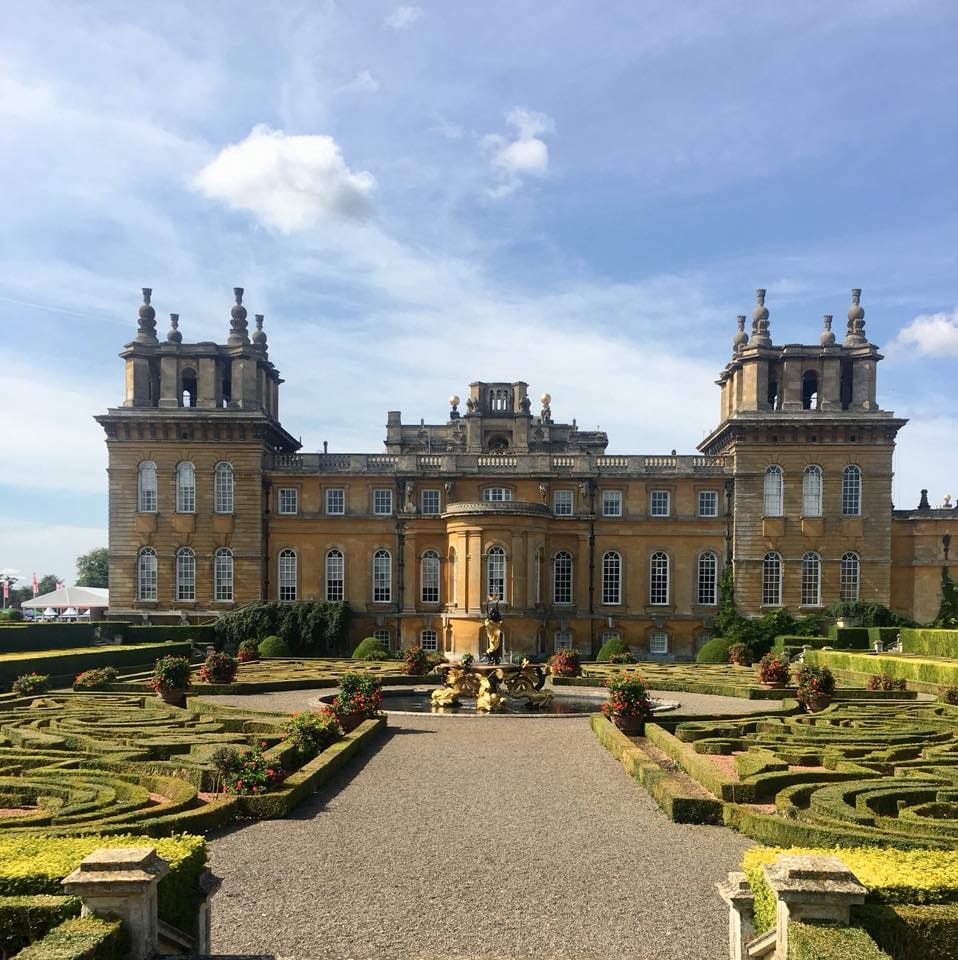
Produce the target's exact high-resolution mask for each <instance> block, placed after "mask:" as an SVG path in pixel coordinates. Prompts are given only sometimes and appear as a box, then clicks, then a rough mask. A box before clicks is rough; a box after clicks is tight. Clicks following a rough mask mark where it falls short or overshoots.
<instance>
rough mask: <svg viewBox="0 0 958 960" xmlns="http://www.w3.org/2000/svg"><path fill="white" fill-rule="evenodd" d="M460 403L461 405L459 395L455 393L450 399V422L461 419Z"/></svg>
mask: <svg viewBox="0 0 958 960" xmlns="http://www.w3.org/2000/svg"><path fill="white" fill-rule="evenodd" d="M459 403H460V400H459V394H458V393H454V394H453V395H452V396H451V397H450V398H449V407H450V409H449V419H450V420H458V419H459Z"/></svg>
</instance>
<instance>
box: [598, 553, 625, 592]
mask: <svg viewBox="0 0 958 960" xmlns="http://www.w3.org/2000/svg"><path fill="white" fill-rule="evenodd" d="M602 602H603V603H604V604H607V605H613V606H614V605H615V604H618V603H621V602H622V557H620V556H619V554H617V553H616V552H615V551H614V550H610V551H609V552H608V553H607V554H605V556H604V557H603V558H602Z"/></svg>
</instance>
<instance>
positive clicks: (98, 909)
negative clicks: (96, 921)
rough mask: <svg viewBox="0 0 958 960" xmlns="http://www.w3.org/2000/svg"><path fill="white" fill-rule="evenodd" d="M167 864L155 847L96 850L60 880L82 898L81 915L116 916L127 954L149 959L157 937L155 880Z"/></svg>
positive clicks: (136, 957) (166, 869) (162, 872)
mask: <svg viewBox="0 0 958 960" xmlns="http://www.w3.org/2000/svg"><path fill="white" fill-rule="evenodd" d="M169 869H170V868H169V864H168V863H167V862H166V861H165V860H163V859H161V858H160V857H158V856H157V854H156V847H115V848H112V849H100V850H95V851H94V852H93V853H91V854H90V855H89V856H88V857H86V858H85V859H84V860H83V861H82V862H81V863H80V866H79V867H77V869H76V870H74V871H73V873H71V874H70V875H69V876H68V877H65V878H64V880H63V881H62V883H63V888H64V889H65V891H66V892H67V894H68V895H70V896H74V897H79V898H80V900H81V901H82V903H83V908H82V913H81V915H82V916H90V915H91V914H92V915H94V916H102V917H105V916H115V917H119V918H120V920H122V921H123V926H124V929H125V930H126V933H127V936H128V937H129V941H130V949H129V953H128V956H129V957H130V958H131V960H149V958H150V957H152V956H154V955H155V953H156V952H157V948H158V938H159V919H158V917H157V904H156V885H157V883H158V882H159V881H160V880H161V879H162V878H163V877H165V876H166V874H167V873H168V872H169Z"/></svg>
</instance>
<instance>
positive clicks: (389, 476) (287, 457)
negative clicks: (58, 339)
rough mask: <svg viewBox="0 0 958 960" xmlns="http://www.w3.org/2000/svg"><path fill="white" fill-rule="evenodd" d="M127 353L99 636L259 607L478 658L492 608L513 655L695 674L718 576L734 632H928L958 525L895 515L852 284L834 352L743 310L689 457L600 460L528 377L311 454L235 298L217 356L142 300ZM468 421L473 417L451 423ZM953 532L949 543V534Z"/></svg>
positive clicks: (829, 345)
mask: <svg viewBox="0 0 958 960" xmlns="http://www.w3.org/2000/svg"><path fill="white" fill-rule="evenodd" d="M143 294H144V296H143V304H142V306H141V307H140V310H139V324H138V332H137V335H136V337H135V339H134V340H133V341H132V342H130V343H128V344H127V345H126V347H125V348H124V349H123V352H122V353H121V357H122V358H123V360H124V362H125V365H126V395H125V399H124V401H123V404H122V405H121V406H119V407H116V408H114V409H111V410H109V411H108V412H107V413H106V414H104V415H101V416H99V417H97V420H98V422H99V423H100V424H101V425H102V426H103V428H104V430H105V431H106V437H107V446H108V449H109V515H110V546H109V553H110V611H109V615H110V616H111V617H112V618H122V619H129V618H136V619H139V618H145V619H148V620H150V621H152V622H168V621H170V620H171V619H172V620H175V621H183V620H186V621H189V622H203V621H206V620H208V619H209V618H211V617H215V616H216V615H217V614H218V613H220V612H223V611H229V610H233V609H236V608H238V607H241V606H243V605H244V604H247V603H250V602H251V601H255V600H260V599H270V600H279V601H290V602H292V601H296V600H308V599H320V600H334V601H338V600H344V601H346V602H347V603H349V605H350V606H351V607H352V609H353V610H354V612H355V622H354V627H353V634H354V637H355V639H357V640H358V639H360V638H362V637H364V636H369V635H376V636H379V637H381V638H382V639H383V640H384V641H385V642H387V643H388V644H389V645H390V646H391V647H392V648H393V649H398V648H403V647H408V646H411V645H415V644H417V643H421V644H422V645H423V646H424V647H426V648H431V649H440V650H445V651H448V652H450V653H453V654H457V655H459V654H462V653H466V652H472V653H476V652H477V651H478V650H479V649H480V648H484V637H483V636H482V630H483V628H482V626H481V621H482V617H483V606H484V604H485V603H486V602H487V601H488V599H489V597H490V596H491V595H496V596H499V597H500V598H501V609H502V612H503V614H504V638H505V648H506V652H507V653H530V652H540V653H542V652H551V651H552V650H553V649H556V648H558V647H563V646H574V647H576V648H578V649H580V650H583V651H589V650H590V649H591V650H595V649H597V648H598V646H599V645H600V644H601V643H602V641H603V639H604V638H605V637H606V636H607V635H608V634H610V633H617V634H619V635H620V636H622V637H623V638H624V639H625V640H626V642H627V643H629V644H630V645H632V646H633V647H634V648H635V649H636V650H637V651H639V652H640V653H641V654H642V655H643V656H649V657H653V658H655V657H661V658H663V659H688V658H691V657H692V656H694V653H695V650H696V649H697V647H699V646H700V645H701V644H702V643H703V642H704V641H705V639H707V638H708V637H709V636H710V630H711V625H712V621H713V617H714V615H715V611H716V605H717V602H718V599H719V582H720V580H721V577H722V573H723V570H724V568H725V566H726V564H728V563H732V564H733V565H734V572H735V583H736V599H737V602H738V605H739V608H740V609H741V610H742V611H743V612H745V613H747V614H750V615H759V614H761V613H762V612H764V611H766V610H769V609H774V608H776V607H781V606H784V607H787V608H788V609H789V610H791V611H792V612H793V613H795V614H801V613H810V612H814V611H819V610H821V609H822V608H823V607H824V606H826V605H828V604H830V603H832V602H833V601H836V600H839V599H845V600H855V599H862V600H871V601H877V602H881V603H883V604H886V605H889V606H891V607H893V608H894V609H897V610H900V611H902V612H905V613H908V614H910V615H912V616H914V617H915V618H916V619H918V620H926V619H929V618H930V617H932V616H934V614H935V612H936V610H937V604H938V586H939V581H940V575H941V567H942V565H943V564H944V563H947V560H948V557H947V552H948V537H947V530H948V526H949V523H950V522H952V521H953V520H954V519H955V518H956V517H958V513H956V511H955V510H954V509H951V508H946V509H941V508H939V509H932V508H931V507H930V506H929V505H928V504H927V500H926V498H925V496H924V494H923V496H922V502H921V504H920V506H919V507H918V508H916V509H915V510H911V511H897V510H893V507H892V502H891V481H892V452H893V449H894V445H895V437H896V435H897V433H898V431H899V430H900V429H901V428H902V427H903V426H904V424H905V422H906V421H904V420H902V419H900V418H896V417H895V416H894V414H893V413H891V412H889V411H886V410H882V409H881V408H880V406H879V403H878V396H877V380H876V369H877V364H878V361H880V360H881V355H880V354H879V353H878V350H877V348H876V347H875V346H874V345H873V344H871V343H869V342H868V340H867V338H866V336H865V331H864V327H865V323H864V310H863V308H862V306H861V304H860V291H858V290H854V291H852V300H853V302H852V305H851V308H850V309H849V311H848V326H847V333H846V335H845V336H844V337H843V339H841V340H839V339H838V338H836V335H835V333H834V332H833V331H832V330H831V325H832V318H831V316H826V317H825V321H824V327H825V329H824V331H823V332H822V333H821V336H820V339H819V342H818V343H816V344H814V345H798V344H786V345H785V346H775V345H773V343H772V340H771V337H770V325H769V314H768V309H767V308H766V307H765V303H764V301H765V291H764V290H759V291H758V296H757V304H756V306H755V309H754V311H753V313H752V322H751V334H750V335H749V334H748V333H746V330H745V326H746V318H745V317H744V316H740V317H738V332H737V333H736V334H735V337H734V340H733V345H732V348H733V349H732V357H731V359H730V361H729V362H728V363H727V364H726V366H725V368H724V369H723V370H722V372H721V374H720V375H719V379H718V381H717V383H718V386H719V388H720V395H721V400H720V404H721V407H720V409H721V415H720V418H719V424H718V426H717V427H716V428H715V430H714V431H713V432H712V433H711V434H710V435H709V436H708V437H707V438H706V439H705V440H704V441H703V442H702V443H701V444H700V445H699V452H698V453H696V454H693V455H676V454H675V452H674V451H673V452H672V453H671V454H667V455H648V456H646V455H618V454H613V455H610V454H607V453H606V446H607V443H608V438H607V436H606V435H605V433H602V432H598V431H585V430H580V429H578V427H577V425H576V422H575V420H573V421H572V422H571V423H558V422H556V421H555V420H554V419H553V416H552V410H551V407H550V403H551V398H550V397H549V395H548V394H543V395H542V397H541V398H540V401H539V403H538V404H536V409H533V401H532V399H531V398H530V397H529V394H528V385H527V384H525V383H521V382H520V383H484V382H479V381H477V382H475V383H472V384H471V385H470V392H469V395H468V397H467V398H466V401H465V404H464V405H463V404H462V403H461V401H460V398H459V397H456V396H453V397H450V399H449V406H450V409H449V412H448V415H447V417H446V419H445V421H444V422H442V423H435V424H427V423H425V422H424V421H420V422H419V423H414V424H408V423H403V421H402V417H401V414H400V412H399V411H391V412H389V413H388V415H387V423H386V440H385V448H384V450H383V451H382V452H380V453H328V452H323V453H302V452H300V450H299V444H298V443H297V441H296V440H295V439H294V438H293V437H292V436H291V435H290V434H289V433H287V431H286V430H285V429H283V427H282V426H281V424H280V419H279V387H280V384H281V383H282V382H283V381H282V379H281V378H280V376H279V372H278V371H277V369H276V368H275V367H274V366H273V364H272V362H271V361H270V360H269V355H268V349H267V342H266V334H265V332H264V330H263V318H262V316H260V315H257V316H256V318H255V319H256V323H255V330H254V331H253V333H252V335H250V333H249V330H248V323H247V311H246V308H245V307H244V306H243V302H242V300H243V291H242V289H240V288H237V289H236V290H235V299H236V302H235V305H234V306H233V307H232V310H231V315H230V331H229V335H228V337H227V341H226V343H225V344H215V343H206V342H203V343H184V342H183V338H182V334H181V332H180V330H179V329H178V326H179V323H178V316H177V315H176V314H171V315H170V329H169V332H168V333H167V335H166V337H165V339H163V340H161V339H159V338H158V337H157V335H156V314H155V310H154V308H153V307H152V305H151V303H150V300H151V291H150V290H148V289H145V290H144V291H143ZM463 407H464V409H463ZM943 538H944V540H943Z"/></svg>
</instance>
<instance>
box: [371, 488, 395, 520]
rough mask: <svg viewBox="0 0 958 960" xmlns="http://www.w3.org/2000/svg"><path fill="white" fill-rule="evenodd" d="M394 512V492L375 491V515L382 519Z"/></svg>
mask: <svg viewBox="0 0 958 960" xmlns="http://www.w3.org/2000/svg"><path fill="white" fill-rule="evenodd" d="M392 512H393V492H392V490H373V513H375V514H376V515H377V516H380V517H388V516H390V515H391V514H392Z"/></svg>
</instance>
